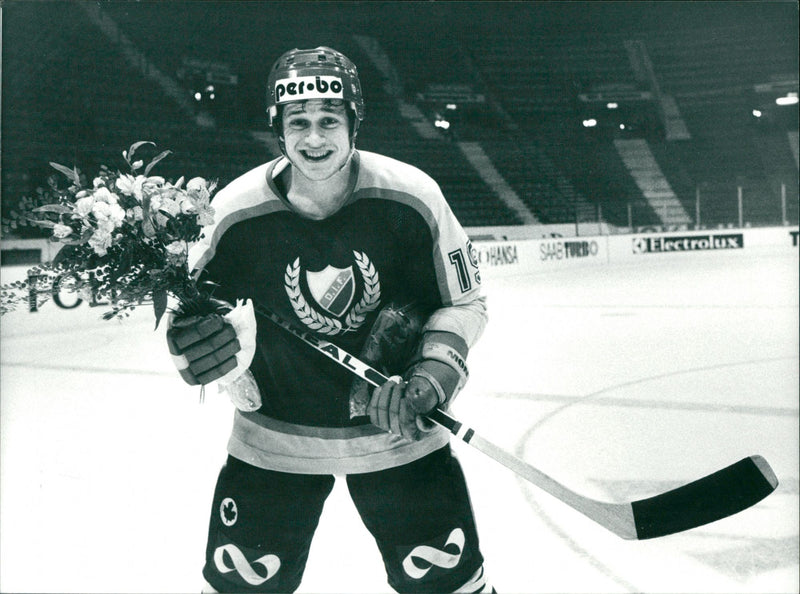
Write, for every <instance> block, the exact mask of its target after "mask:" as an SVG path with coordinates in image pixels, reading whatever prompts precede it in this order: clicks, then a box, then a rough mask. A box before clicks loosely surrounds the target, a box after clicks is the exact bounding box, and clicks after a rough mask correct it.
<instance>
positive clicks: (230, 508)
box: [219, 497, 239, 526]
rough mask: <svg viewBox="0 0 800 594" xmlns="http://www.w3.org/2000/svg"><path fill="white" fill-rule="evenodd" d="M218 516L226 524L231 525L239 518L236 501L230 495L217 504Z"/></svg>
mask: <svg viewBox="0 0 800 594" xmlns="http://www.w3.org/2000/svg"><path fill="white" fill-rule="evenodd" d="M219 517H220V519H221V520H222V523H223V524H225V525H226V526H233V525H234V524H235V523H236V520H237V519H238V518H239V509H238V508H237V507H236V502H235V501H234V500H233V499H231V498H230V497H226V498H225V499H223V500H222V503H221V504H220V506H219Z"/></svg>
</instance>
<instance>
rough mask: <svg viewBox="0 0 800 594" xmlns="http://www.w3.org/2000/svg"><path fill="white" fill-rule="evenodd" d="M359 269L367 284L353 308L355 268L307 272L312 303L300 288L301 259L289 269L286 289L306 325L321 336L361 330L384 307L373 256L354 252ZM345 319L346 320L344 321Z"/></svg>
mask: <svg viewBox="0 0 800 594" xmlns="http://www.w3.org/2000/svg"><path fill="white" fill-rule="evenodd" d="M353 256H354V257H355V266H356V267H357V268H358V271H359V273H360V274H361V278H362V280H363V281H364V282H363V287H364V288H363V292H362V296H361V299H360V300H359V301H357V302H356V303H355V305H353V301H355V299H356V297H357V295H356V287H357V282H356V275H355V271H354V269H353V266H348V267H347V268H336V267H334V266H330V265H328V266H326V267H325V268H323V269H322V270H319V271H310V270H306V271H305V280H306V285H307V286H308V292H309V293H310V295H309V296H308V297H310V300H312V301H313V302H314V304H315V305H316V307H315V305H312V304H311V303H309V299H307V297H306V296H305V295H303V291H302V290H301V289H300V274H301V268H302V266H301V263H300V258H296V259H295V261H294V262H292V263H291V264H289V265H288V266H286V275H285V277H284V286H285V288H286V294H287V295H288V296H289V302H290V303H291V304H292V308H293V309H294V313H295V314H297V317H298V318H299V319H300V321H301V322H303V324H305V325H306V326H308V327H309V328H311V329H312V330H314V331H315V332H319V333H321V334H328V335H335V334H340V333H342V332H346V331H348V330H356V329H358V328H360V327H361V326H362V325H363V324H364V322H365V321H366V319H367V314H368V313H369V312H371V311H373V310H374V309H376V308H377V307H378V306H379V305H380V300H381V281H380V275H379V274H378V271H377V270H375V266H373V264H372V262H371V261H370V259H369V257H367V255H366V254H365V253H363V252H353ZM343 317H344V319H342V318H343Z"/></svg>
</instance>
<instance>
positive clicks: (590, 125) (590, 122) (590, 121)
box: [583, 118, 597, 128]
mask: <svg viewBox="0 0 800 594" xmlns="http://www.w3.org/2000/svg"><path fill="white" fill-rule="evenodd" d="M596 125H597V120H596V119H594V118H589V119H588V120H583V127H584V128H594V127H595V126H596Z"/></svg>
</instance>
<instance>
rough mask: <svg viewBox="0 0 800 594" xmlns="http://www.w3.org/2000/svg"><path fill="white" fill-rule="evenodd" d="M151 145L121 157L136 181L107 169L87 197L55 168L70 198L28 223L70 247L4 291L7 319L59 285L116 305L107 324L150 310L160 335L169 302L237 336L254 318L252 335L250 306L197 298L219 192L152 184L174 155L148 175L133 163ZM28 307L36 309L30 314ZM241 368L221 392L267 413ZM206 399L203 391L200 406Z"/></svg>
mask: <svg viewBox="0 0 800 594" xmlns="http://www.w3.org/2000/svg"><path fill="white" fill-rule="evenodd" d="M144 145H153V147H155V145H154V144H153V143H152V142H148V141H142V142H136V143H134V144H133V145H131V147H130V148H129V149H128V150H127V151H124V152H123V153H122V156H123V158H124V159H125V161H126V163H127V164H128V167H129V169H130V173H120V172H112V171H111V170H110V169H109V168H108V167H106V166H102V167H101V168H100V173H99V175H98V176H97V177H95V178H94V180H93V182H92V187H91V188H89V187H84V183H85V182H84V181H83V176H82V175H81V173H80V172H79V171H78V170H77V169H76V168H73V169H69V168H68V167H65V166H63V165H59V164H57V163H51V165H52V166H53V167H54V168H55V169H56V170H58V171H60V172H61V173H63V174H64V176H66V178H67V180H68V181H69V183H70V185H69V187H68V188H66V189H65V190H58V189H57V188H54V190H56V191H54V192H52V193H51V194H50V195H52V196H54V197H55V199H54V201H53V202H52V203H50V204H44V205H42V206H38V207H36V208H33V209H32V211H31V214H30V215H28V216H29V217H30V218H31V219H32V220H33V222H34V223H35V224H37V225H40V226H42V227H46V228H49V229H52V237H51V238H50V239H51V241H54V242H58V243H62V244H64V247H62V248H61V250H60V251H59V252H58V254H56V257H55V258H54V259H53V262H48V263H44V264H40V265H39V266H36V267H34V268H32V269H30V270H29V271H28V280H27V281H18V282H14V283H10V284H7V285H3V286H2V287H0V292H1V295H0V313H6V312H8V311H11V310H13V309H16V306H17V305H19V304H20V303H24V304H26V305H36V306H38V305H39V302H40V301H41V302H43V301H45V300H46V299H47V298H48V296H49V295H50V293H51V292H52V289H53V287H54V286H56V287H57V288H63V285H64V283H63V282H62V281H63V280H64V279H69V284H71V287H70V289H72V290H74V291H76V292H78V293H80V294H83V295H84V296H88V297H89V298H91V299H93V300H96V301H102V302H108V303H109V304H110V306H111V309H110V310H109V311H108V312H106V313H105V314H104V315H103V317H104V318H105V319H112V318H117V317H124V316H127V315H129V314H130V310H131V309H132V308H134V307H138V306H140V305H143V304H152V305H153V309H154V312H155V318H156V328H158V324H159V321H160V320H161V318H162V316H163V315H164V313H165V311H166V310H167V304H168V300H169V297H170V296H172V297H174V298H175V299H177V302H178V304H177V307H176V308H175V313H176V314H177V315H178V316H181V317H183V316H192V315H200V316H202V315H206V314H210V313H218V314H225V315H226V318H227V319H228V321H229V322H230V323H231V324H233V326H234V327H235V328H240V327H242V326H243V325H246V324H248V318H247V316H251V319H250V320H249V324H250V326H251V327H254V325H255V319H254V318H252V315H253V314H252V304H246V305H245V306H242V305H241V304H240V303H239V302H237V305H236V306H235V307H234V306H233V305H231V304H229V303H226V302H224V301H219V300H216V299H213V297H212V295H211V291H206V290H201V289H200V288H198V286H197V283H196V281H195V279H194V278H193V277H192V275H191V271H190V270H189V265H188V249H189V246H190V244H191V243H192V242H195V241H197V240H198V239H200V237H201V235H202V232H203V227H204V226H206V225H210V224H212V223H213V222H214V209H213V208H212V207H211V205H210V202H211V196H212V194H213V192H214V190H215V188H216V182H208V181H206V180H205V179H203V178H201V177H195V178H192V179H190V180H189V181H188V182H186V185H185V186H184V179H183V178H180V179H179V180H178V181H177V182H175V183H170V182H168V181H166V180H165V179H164V178H163V177H159V176H152V175H150V172H151V170H152V169H153V167H154V166H155V165H156V164H157V163H158V162H159V161H161V160H162V159H164V158H165V157H167V156H168V155H169V154H170V152H171V151H163V152H161V153H159V154H157V155H156V156H155V157H153V159H152V160H150V161H149V163H148V164H147V165H145V163H144V161H143V160H142V159H137V158H136V151H137V150H138V149H140V148H141V147H142V146H144ZM87 185H88V184H87ZM203 288H204V289H205V287H203ZM87 293H88V295H87ZM31 299H35V300H36V303H34V304H31ZM254 351H255V337H254V336H252V337H251V338H250V339H247V340H245V341H244V342H243V343H242V349H241V353H242V356H243V360H244V361H249V360H251V359H252V356H253V352H254ZM237 359H239V355H238V354H237ZM248 365H249V363H248ZM242 367H243V368H240V367H237V369H235V370H234V371H232V372H231V373H229V374H228V375H227V376H225V377H223V378H220V380H219V384H218V385H219V387H220V389H221V390H223V391H226V392H228V394H229V396H230V397H231V400H232V401H233V403H234V404H235V405H236V406H237V407H238V408H240V409H242V410H248V411H251V410H255V409H257V408H258V407H259V406H260V405H261V395H260V393H259V390H258V386H257V384H256V382H255V379H254V378H253V376H252V374H251V372H250V370H249V369H247V367H246V366H242ZM202 394H203V392H202V390H201V401H202V398H203V397H202Z"/></svg>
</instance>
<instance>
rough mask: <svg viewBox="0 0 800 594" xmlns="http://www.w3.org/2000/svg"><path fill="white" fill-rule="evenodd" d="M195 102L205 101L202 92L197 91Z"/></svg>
mask: <svg viewBox="0 0 800 594" xmlns="http://www.w3.org/2000/svg"><path fill="white" fill-rule="evenodd" d="M194 100H195V101H202V100H203V94H202V93H201V92H200V91H197V92H196V93H195V94H194Z"/></svg>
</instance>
